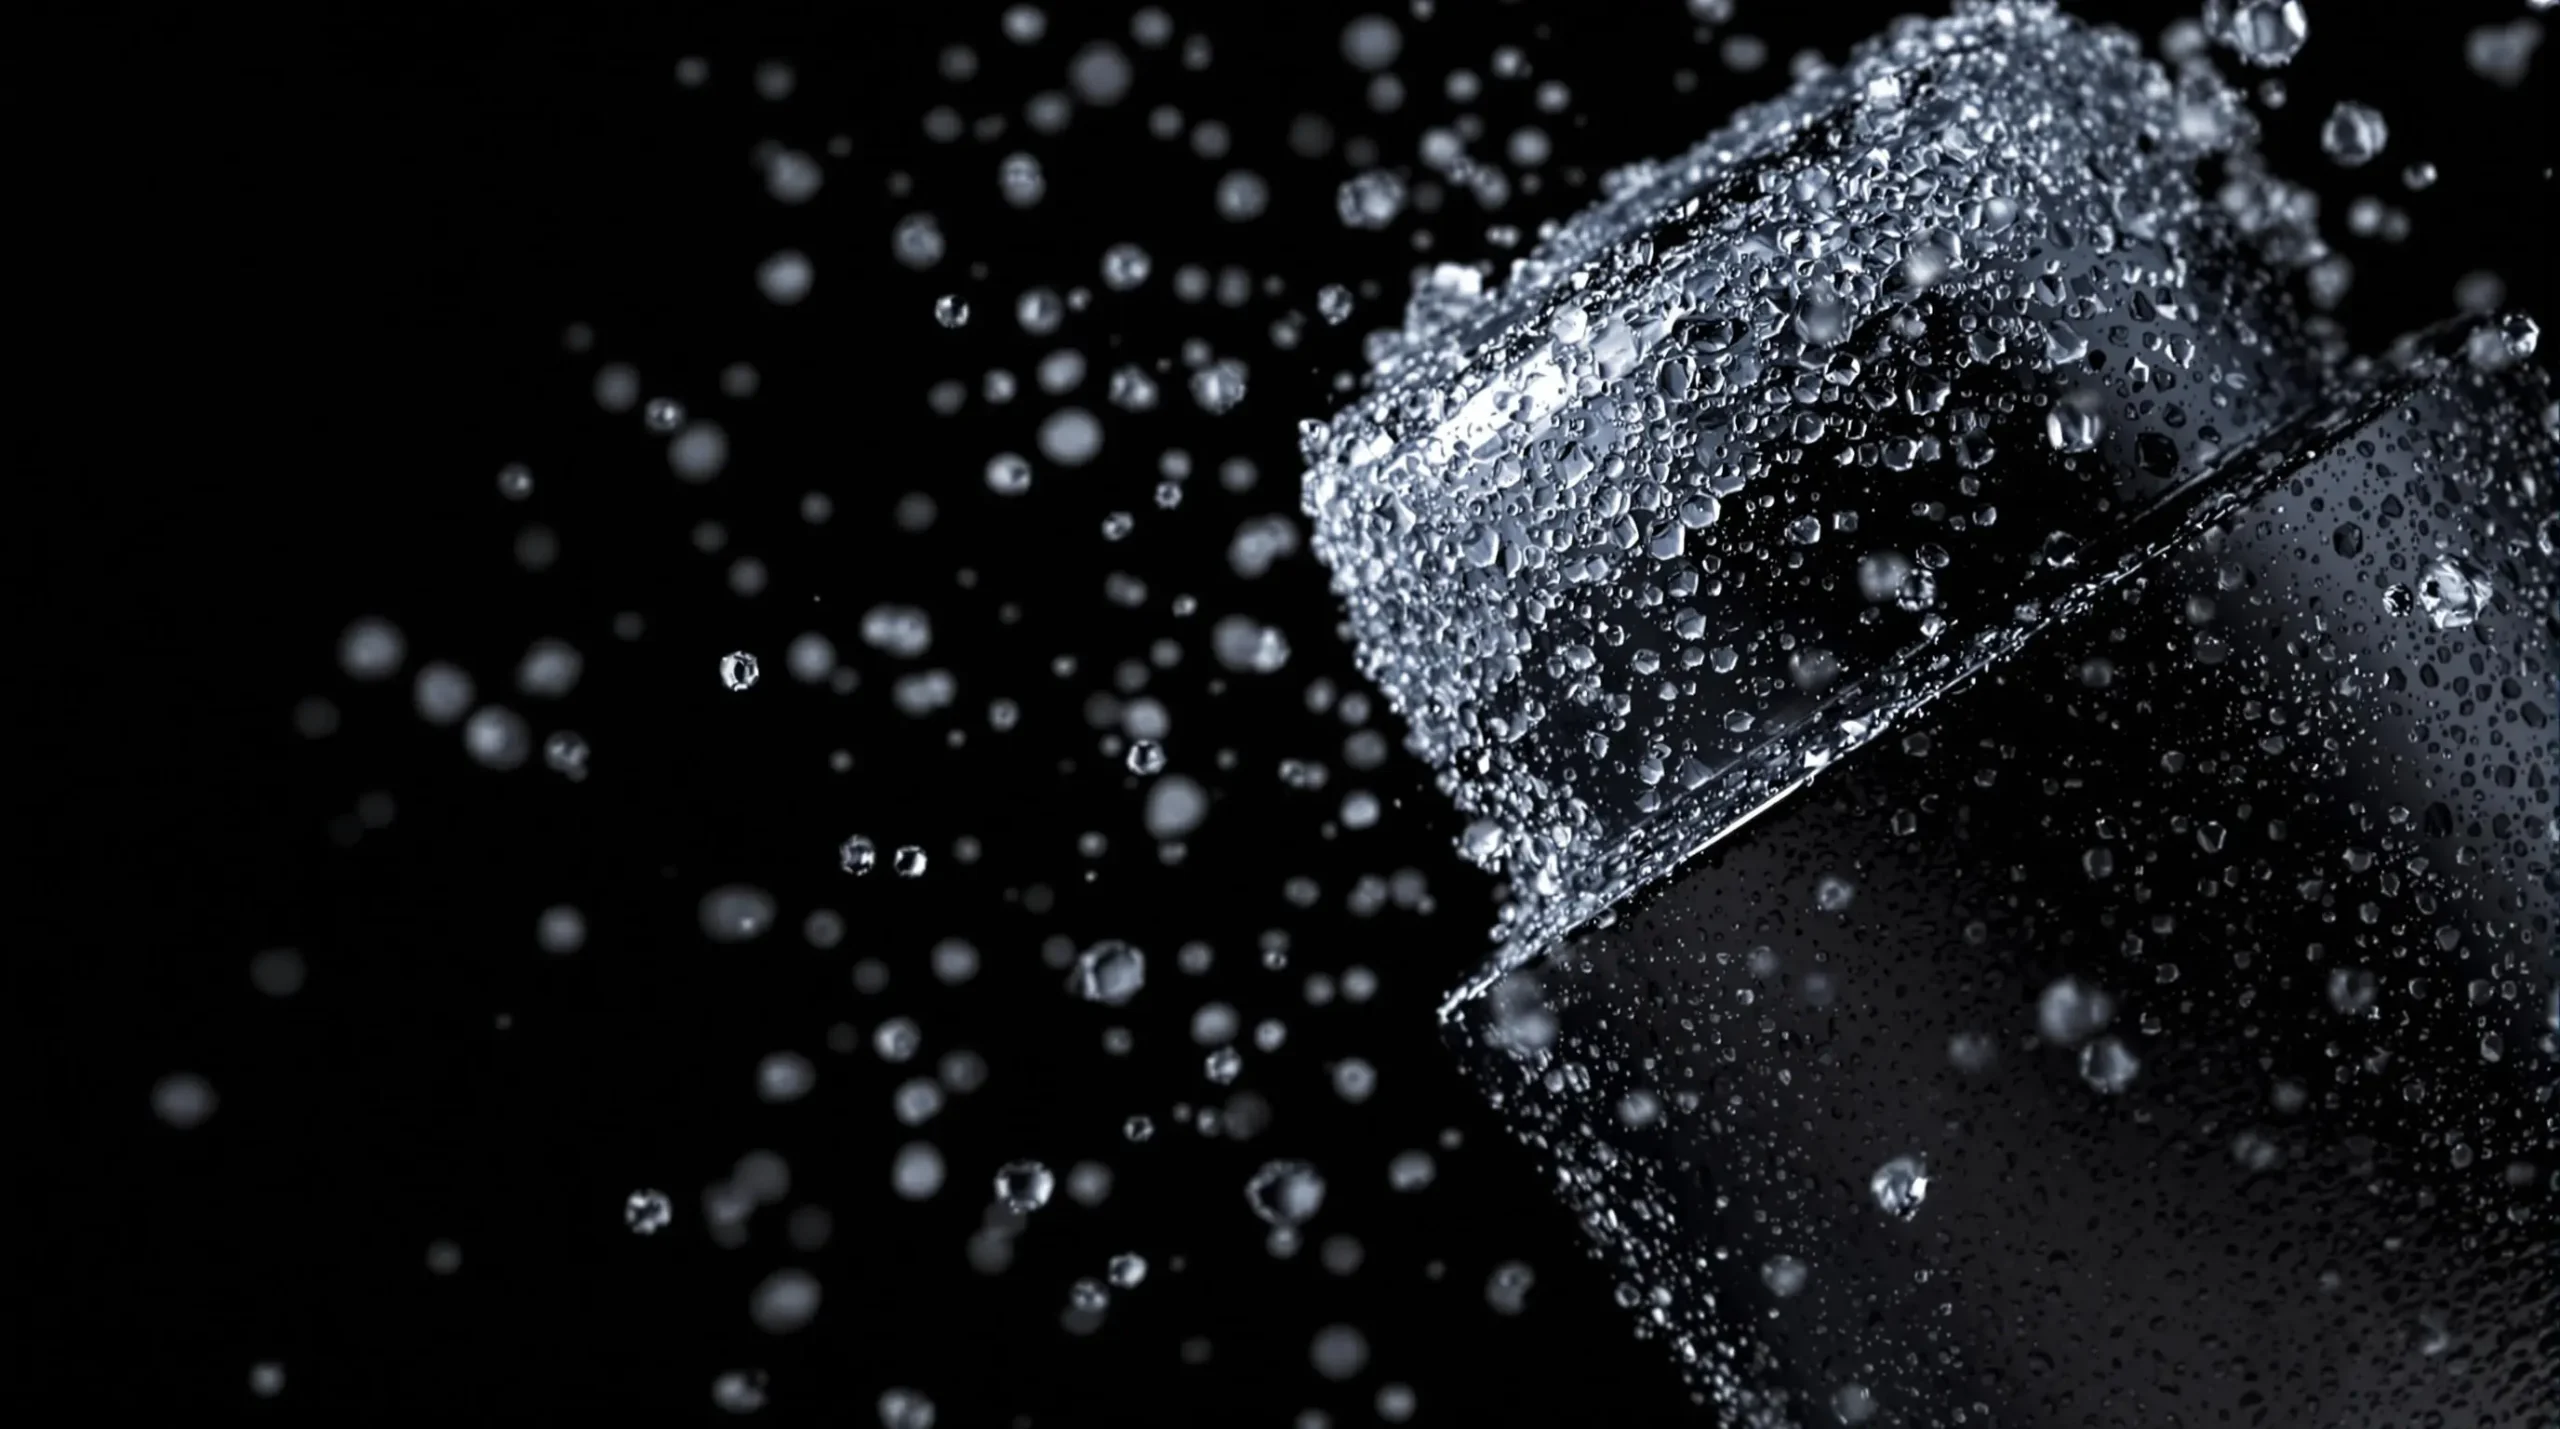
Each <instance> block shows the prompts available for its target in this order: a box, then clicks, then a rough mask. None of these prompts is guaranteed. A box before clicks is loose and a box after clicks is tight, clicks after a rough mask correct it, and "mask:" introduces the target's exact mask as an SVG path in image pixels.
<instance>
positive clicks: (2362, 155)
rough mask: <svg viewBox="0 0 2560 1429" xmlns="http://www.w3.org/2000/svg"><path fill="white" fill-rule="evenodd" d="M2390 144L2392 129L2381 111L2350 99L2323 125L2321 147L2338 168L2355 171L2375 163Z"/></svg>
mask: <svg viewBox="0 0 2560 1429" xmlns="http://www.w3.org/2000/svg"><path fill="white" fill-rule="evenodd" d="M2390 142H2391V126H2390V124H2389V123H2388V122H2386V121H2385V120H2384V119H2383V117H2382V111H2380V110H2378V109H2375V108H2373V107H2372V106H2371V105H2367V104H2357V103H2354V102H2353V101H2350V100H2341V101H2339V103H2338V105H2337V107H2336V108H2334V109H2331V110H2330V111H2329V118H2328V121H2327V122H2326V123H2323V124H2322V125H2321V126H2320V148H2321V149H2322V151H2323V152H2325V153H2327V154H2328V156H2329V157H2330V158H2331V159H2332V160H2334V161H2335V162H2336V163H2337V164H2338V165H2339V167H2341V168H2348V169H2355V168H2362V167H2363V166H2365V165H2366V164H2369V163H2372V162H2373V160H2374V158H2375V156H2377V155H2379V154H2380V153H2381V152H2382V150H2383V146H2384V145H2386V144H2388V143H2390Z"/></svg>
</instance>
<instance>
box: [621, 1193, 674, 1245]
mask: <svg viewBox="0 0 2560 1429" xmlns="http://www.w3.org/2000/svg"><path fill="white" fill-rule="evenodd" d="M675 1218H676V1208H675V1203H674V1202H673V1201H671V1200H669V1199H667V1193H666V1192H664V1191H656V1190H649V1189H647V1188H643V1189H641V1190H637V1191H634V1192H632V1193H631V1194H630V1195H628V1196H626V1197H624V1198H623V1201H622V1223H623V1224H624V1225H625V1226H627V1227H629V1228H630V1230H631V1233H632V1234H633V1235H656V1234H657V1233H658V1232H660V1231H662V1230H665V1229H666V1228H667V1227H668V1225H669V1224H671V1223H672V1222H673V1221H674V1220H675Z"/></svg>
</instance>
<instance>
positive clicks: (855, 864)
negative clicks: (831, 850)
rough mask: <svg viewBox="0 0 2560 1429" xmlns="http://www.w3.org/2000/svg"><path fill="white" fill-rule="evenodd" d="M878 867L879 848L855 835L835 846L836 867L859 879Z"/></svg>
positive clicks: (868, 840) (868, 839) (867, 839)
mask: <svg viewBox="0 0 2560 1429" xmlns="http://www.w3.org/2000/svg"><path fill="white" fill-rule="evenodd" d="M879 865H880V846H879V845H878V844H875V843H873V842H872V841H871V840H870V838H868V837H867V836H865V835H862V834H855V835H853V836H852V837H851V838H848V839H846V840H845V841H844V842H843V843H841V844H838V845H837V846H836V866H837V867H838V868H841V869H843V870H844V871H845V872H847V873H850V874H852V875H853V876H854V877H856V878H859V877H861V876H862V875H864V874H866V873H869V872H870V871H871V870H872V869H874V868H877V867H879Z"/></svg>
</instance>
